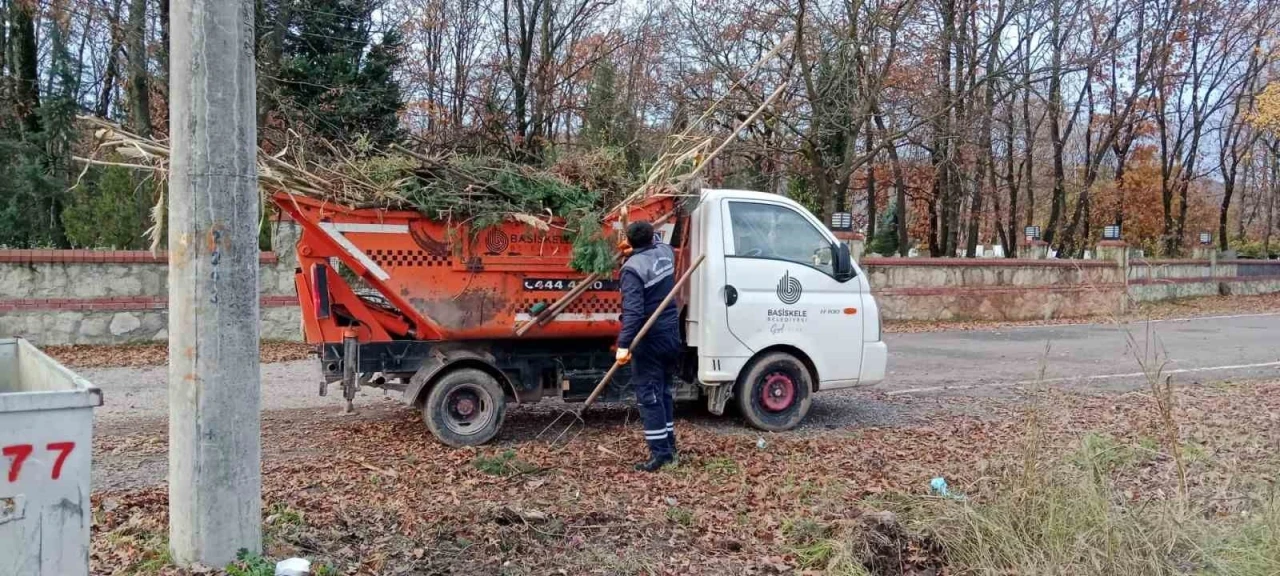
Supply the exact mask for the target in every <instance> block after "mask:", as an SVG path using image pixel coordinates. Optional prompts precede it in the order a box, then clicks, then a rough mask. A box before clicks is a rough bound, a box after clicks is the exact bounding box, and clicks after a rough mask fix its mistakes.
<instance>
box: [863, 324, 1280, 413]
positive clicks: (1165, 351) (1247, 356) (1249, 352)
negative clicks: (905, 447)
mask: <svg viewBox="0 0 1280 576" xmlns="http://www.w3.org/2000/svg"><path fill="white" fill-rule="evenodd" d="M885 340H886V343H887V344H888V345H889V373H888V375H887V376H886V378H885V381H884V382H883V383H882V384H880V385H879V386H877V388H878V389H880V390H883V391H885V392H887V393H889V394H890V395H897V394H937V393H946V392H966V393H982V392H986V391H992V390H999V389H1002V388H1010V387H1027V386H1033V385H1037V384H1042V385H1046V386H1057V387H1069V388H1075V389H1095V390H1098V389H1101V390H1125V389H1132V388H1135V387H1141V386H1145V385H1146V383H1147V375H1148V374H1154V373H1157V372H1158V373H1159V374H1161V375H1162V376H1172V377H1173V379H1174V382H1175V383H1181V384H1191V383H1197V382H1218V381H1224V380H1236V379H1258V378H1280V312H1277V313H1271V314H1248V315H1237V316H1216V317H1204V318H1191V319H1180V320H1158V321H1151V322H1143V323H1134V324H1128V325H1119V326H1117V325H1108V324H1082V325H1073V326H1031V327H1016V328H1001V329H992V330H975V331H965V332H962V331H955V332H930V333H918V334H889V335H886V337H885ZM1143 364H1145V365H1146V366H1145V367H1144V366H1143Z"/></svg>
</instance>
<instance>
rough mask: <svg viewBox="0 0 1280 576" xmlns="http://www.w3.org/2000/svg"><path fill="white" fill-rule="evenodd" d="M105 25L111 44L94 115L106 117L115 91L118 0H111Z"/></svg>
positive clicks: (118, 21) (118, 47)
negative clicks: (108, 29) (109, 33)
mask: <svg viewBox="0 0 1280 576" xmlns="http://www.w3.org/2000/svg"><path fill="white" fill-rule="evenodd" d="M107 18H108V20H107V26H108V28H110V30H111V45H110V48H108V51H107V63H106V64H107V69H106V70H105V71H103V74H102V87H101V89H100V90H99V91H98V100H97V101H96V102H94V110H93V113H94V115H96V116H98V117H99V118H106V117H108V116H109V115H110V114H111V96H112V95H113V94H115V91H116V79H117V78H118V77H119V76H118V72H117V69H118V67H117V60H119V57H120V36H121V34H120V0H112V2H111V14H109V15H108V16H107Z"/></svg>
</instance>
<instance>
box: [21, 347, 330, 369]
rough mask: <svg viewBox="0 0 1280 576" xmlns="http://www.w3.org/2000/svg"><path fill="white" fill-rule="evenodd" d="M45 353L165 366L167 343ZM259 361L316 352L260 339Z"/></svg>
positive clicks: (89, 364) (73, 362)
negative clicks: (260, 353)
mask: <svg viewBox="0 0 1280 576" xmlns="http://www.w3.org/2000/svg"><path fill="white" fill-rule="evenodd" d="M42 350H44V353H45V354H48V355H49V356H51V357H53V359H54V360H57V361H58V362H61V363H62V364H63V365H65V366H68V367H71V368H115V367H137V366H164V365H165V364H168V363H169V343H168V342H147V343H140V344H119V345H99V344H73V345H68V346H45V347H43V348H42ZM260 350H261V352H262V355H261V358H262V361H263V362H266V363H270V362H288V361H290V360H304V359H307V358H310V357H312V356H314V355H315V350H316V347H315V346H312V345H310V344H304V343H302V342H281V341H276V340H269V341H264V342H262V345H261V348H260Z"/></svg>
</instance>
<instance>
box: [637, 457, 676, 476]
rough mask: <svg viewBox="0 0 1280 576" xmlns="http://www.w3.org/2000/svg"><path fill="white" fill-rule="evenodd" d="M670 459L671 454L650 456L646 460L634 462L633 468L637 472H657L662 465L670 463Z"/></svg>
mask: <svg viewBox="0 0 1280 576" xmlns="http://www.w3.org/2000/svg"><path fill="white" fill-rule="evenodd" d="M671 460H672V458H671V456H665V457H662V456H650V457H649V461H648V462H641V463H639V464H636V466H635V468H636V471H637V472H657V471H658V470H660V469H661V468H662V467H663V466H666V465H667V464H670V463H671Z"/></svg>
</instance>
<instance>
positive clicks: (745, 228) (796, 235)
mask: <svg viewBox="0 0 1280 576" xmlns="http://www.w3.org/2000/svg"><path fill="white" fill-rule="evenodd" d="M729 219H730V222H731V224H732V226H733V246H734V255H735V256H741V257H744V258H770V259H774V260H786V261H788V262H795V263H797V264H804V265H805V266H812V267H814V268H817V269H819V270H822V271H823V272H825V273H826V274H827V275H832V274H833V273H834V272H833V270H832V267H831V242H830V241H828V240H827V238H826V236H823V234H822V232H820V231H819V230H818V229H817V228H816V227H815V226H814V225H813V224H811V223H809V221H808V220H807V219H805V217H804V216H801V215H800V214H799V213H797V212H796V211H795V210H792V209H791V208H788V207H786V206H779V205H777V204H764V203H759V202H730V203H729Z"/></svg>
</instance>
